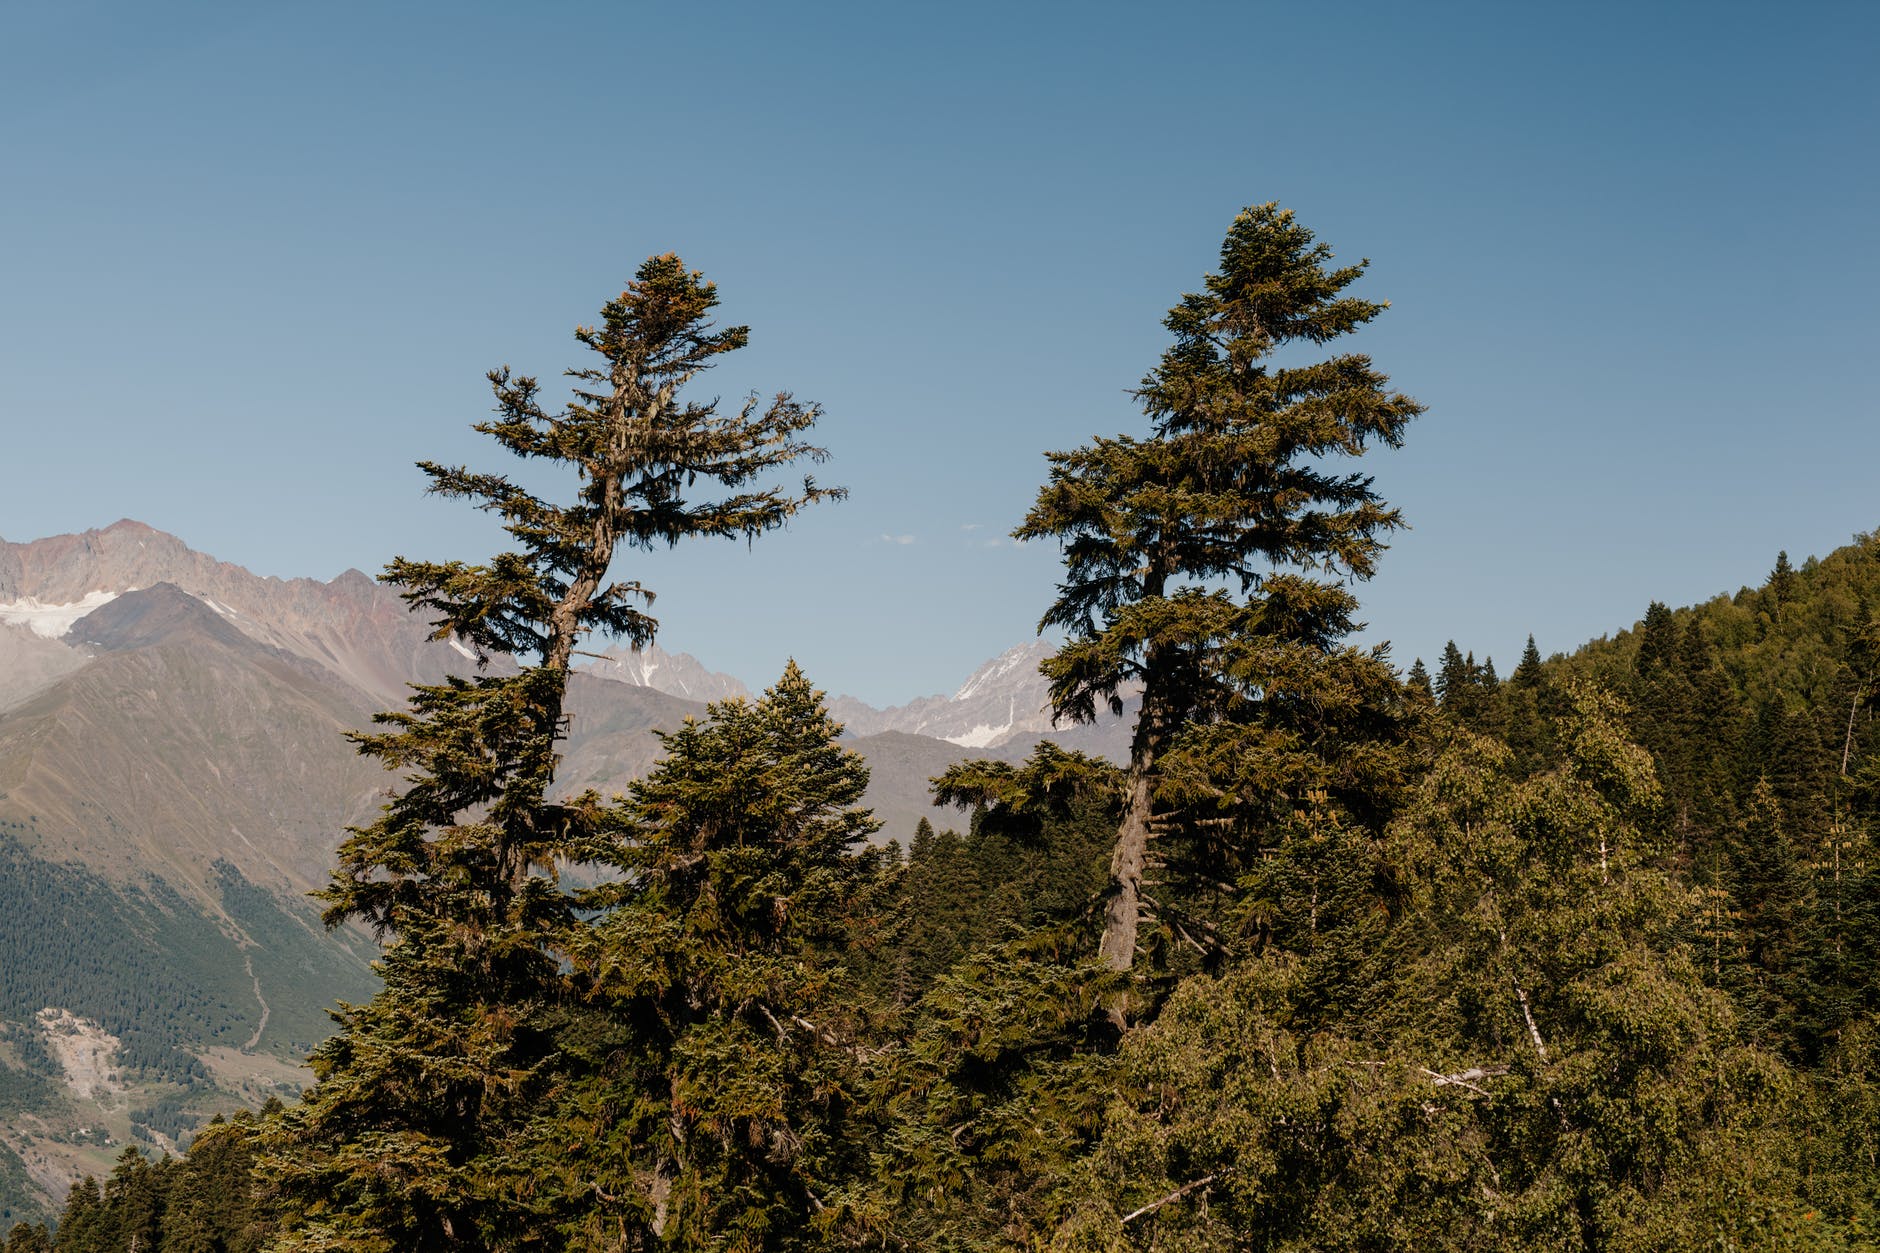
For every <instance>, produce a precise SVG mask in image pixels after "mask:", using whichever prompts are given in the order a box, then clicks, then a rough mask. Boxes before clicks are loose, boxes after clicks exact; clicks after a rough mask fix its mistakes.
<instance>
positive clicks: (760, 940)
mask: <svg viewBox="0 0 1880 1253" xmlns="http://www.w3.org/2000/svg"><path fill="white" fill-rule="evenodd" d="M840 731H841V727H840V725H839V724H837V723H836V722H834V721H833V720H832V719H831V718H830V717H829V714H828V710H827V709H826V707H825V706H824V704H823V701H822V693H821V692H818V691H816V690H814V689H813V688H812V687H811V686H810V684H809V682H808V681H807V680H806V679H805V678H804V677H803V674H802V672H801V671H800V670H799V669H798V668H797V666H796V664H795V663H794V662H792V663H791V664H790V666H789V668H788V669H786V670H785V672H784V674H783V677H782V678H781V679H780V680H779V681H778V682H777V684H776V686H774V687H772V688H771V689H770V690H769V691H767V692H766V693H764V695H763V697H762V698H761V699H759V700H757V701H755V702H749V701H744V700H741V699H734V700H729V701H725V702H722V703H719V704H714V705H712V706H711V707H710V710H709V715H708V717H707V718H705V719H704V720H688V721H687V722H686V724H685V725H684V726H683V727H681V728H680V729H679V730H677V731H674V732H671V733H662V734H660V736H659V738H660V741H661V743H662V744H663V745H664V747H665V750H666V752H665V756H664V758H663V759H662V760H661V761H660V762H659V764H658V765H657V766H656V767H655V768H654V769H653V771H652V772H651V773H650V774H648V775H647V776H646V777H645V778H643V779H641V780H639V781H638V782H636V783H635V784H634V785H633V787H632V790H631V794H630V796H629V797H628V799H627V801H626V803H625V805H624V806H623V807H622V808H621V809H620V810H618V811H617V812H615V813H613V814H611V815H610V819H609V824H608V829H607V830H606V831H604V832H603V833H602V834H601V835H600V837H599V838H598V839H597V841H596V842H595V844H594V845H593V846H592V847H591V848H590V849H589V850H588V852H589V854H590V857H591V859H592V860H593V861H594V862H596V863H598V864H600V865H603V866H607V867H609V868H611V869H612V870H614V871H615V872H617V873H616V875H615V876H614V877H613V881H612V882H609V883H607V884H605V885H603V886H601V887H598V888H596V889H594V890H592V891H590V892H588V893H586V894H584V895H583V897H582V905H583V906H584V908H586V909H588V910H590V911H593V912H594V913H595V915H596V921H595V923H594V925H593V927H592V928H590V929H588V930H586V931H585V932H584V933H583V936H582V938H581V940H580V942H579V943H578V944H577V945H576V946H575V947H574V948H573V949H572V951H571V952H570V960H571V962H572V966H573V970H572V977H573V979H574V982H575V984H576V986H577V987H578V989H579V990H580V993H581V1001H582V1003H583V1004H584V1005H586V1006H588V1007H589V1012H587V1013H584V1014H583V1015H582V1016H581V1022H580V1024H579V1028H578V1030H576V1031H574V1032H571V1033H570V1034H569V1036H568V1044H569V1047H570V1048H572V1049H575V1050H578V1051H579V1053H580V1055H581V1058H582V1065H581V1067H580V1069H579V1072H578V1073H577V1075H576V1076H575V1077H574V1078H573V1079H572V1080H571V1081H570V1082H568V1083H567V1084H565V1085H563V1088H562V1090H561V1091H560V1092H559V1093H558V1094H557V1095H556V1098H555V1099H554V1100H553V1101H552V1102H549V1103H546V1104H545V1105H544V1106H543V1107H542V1108H541V1109H540V1110H539V1111H538V1113H537V1116H536V1117H535V1118H533V1119H532V1120H531V1122H530V1125H529V1127H528V1129H527V1130H526V1131H525V1132H524V1133H523V1134H522V1135H521V1137H520V1140H521V1142H522V1145H523V1148H522V1149H521V1150H520V1151H519V1152H518V1153H517V1155H516V1172H517V1174H516V1187H517V1190H518V1192H519V1193H533V1194H534V1195H535V1196H536V1197H538V1198H541V1200H540V1203H541V1204H542V1206H543V1208H544V1209H545V1210H546V1211H547V1212H548V1213H550V1214H552V1215H554V1217H555V1219H556V1221H557V1223H558V1225H559V1227H560V1229H561V1231H562V1233H563V1238H564V1239H566V1240H567V1244H566V1245H555V1246H554V1247H557V1248H561V1247H566V1248H574V1249H596V1250H599V1249H615V1248H644V1247H651V1246H652V1245H654V1244H660V1245H663V1246H664V1247H673V1248H682V1249H702V1248H727V1249H744V1250H751V1251H752V1253H757V1251H758V1250H786V1249H791V1250H794V1249H815V1248H823V1247H826V1245H825V1244H824V1243H823V1241H824V1240H825V1238H826V1237H827V1231H828V1228H829V1227H830V1226H831V1225H834V1224H837V1223H840V1222H844V1221H846V1220H845V1216H844V1212H843V1206H842V1204H841V1202H840V1198H839V1196H838V1192H839V1190H840V1189H841V1188H842V1187H843V1186H844V1185H845V1184H846V1183H847V1182H848V1181H850V1180H852V1179H853V1178H854V1177H855V1176H856V1175H857V1174H858V1173H859V1171H860V1169H861V1160H862V1157H861V1155H862V1152H863V1147H864V1145H863V1140H862V1137H861V1135H860V1132H859V1128H858V1127H857V1126H856V1125H855V1123H854V1118H855V1115H854V1103H855V1093H856V1089H857V1087H858V1083H859V1079H858V1075H857V1071H856V1066H857V1061H858V1055H859V1051H860V1050H859V1048H858V1047H857V1046H858V1044H859V1042H860V1041H861V1040H862V1039H863V1038H864V1026H865V1024H866V1021H867V1018H866V1011H867V1002H866V1000H865V998H864V997H862V996H861V995H860V994H859V993H860V989H859V987H858V983H857V979H856V977H855V974H854V971H853V969H852V965H851V962H850V958H851V956H852V952H851V948H852V940H853V938H854V937H855V935H856V934H857V933H858V931H860V930H862V929H864V928H865V925H866V920H865V919H863V918H862V915H863V914H864V913H866V912H867V911H869V910H870V909H873V908H875V907H876V906H877V905H878V904H879V902H876V901H874V900H872V899H871V896H870V891H869V889H870V887H871V883H872V879H873V869H874V863H875V858H874V856H873V855H872V854H865V853H859V852H858V851H857V850H856V848H855V845H856V844H857V843H858V842H860V841H861V840H863V839H864V837H866V836H867V835H869V834H870V833H871V832H873V831H875V830H876V829H877V828H878V827H879V825H880V824H879V823H878V822H877V821H876V820H875V819H874V818H873V817H872V816H871V815H870V814H869V812H868V811H867V810H866V809H864V808H862V807H861V804H860V801H861V796H862V793H863V791H864V790H865V789H866V787H867V785H868V769H867V767H866V766H865V765H864V764H863V762H862V760H861V758H860V757H859V756H857V755H856V754H855V753H853V752H851V751H849V750H847V749H845V748H843V747H842V746H841V745H840V744H839V743H837V738H836V737H837V736H838V734H839V733H840Z"/></svg>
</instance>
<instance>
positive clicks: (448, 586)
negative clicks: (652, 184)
mask: <svg viewBox="0 0 1880 1253" xmlns="http://www.w3.org/2000/svg"><path fill="white" fill-rule="evenodd" d="M716 304H717V291H716V288H715V287H714V285H712V284H711V283H708V282H706V281H704V279H703V278H702V277H700V275H699V274H698V273H696V272H694V271H689V270H687V269H686V268H685V266H684V264H683V263H682V262H681V261H680V260H679V258H678V257H676V256H672V255H665V256H658V257H653V258H650V259H649V260H647V261H646V262H645V263H644V264H643V265H642V266H641V267H640V268H639V270H638V272H637V274H636V276H635V277H634V279H633V281H632V282H631V283H629V284H628V285H627V287H626V290H624V291H623V292H621V294H620V295H619V297H618V298H617V299H614V300H610V301H609V302H608V303H607V304H606V305H605V306H604V307H603V308H602V311H601V321H600V324H599V325H598V326H594V327H581V328H579V329H577V331H576V332H575V337H576V339H577V340H578V341H579V342H580V343H581V344H582V345H584V346H585V347H586V348H588V349H589V350H591V351H592V352H593V353H594V354H595V357H596V358H597V360H594V361H592V362H591V363H590V364H588V365H585V366H582V367H579V368H576V369H573V370H570V371H569V372H568V373H569V376H570V378H571V379H572V380H573V396H572V399H571V400H570V401H569V402H568V403H567V404H566V405H564V406H563V407H561V408H559V409H551V408H549V407H548V406H547V405H546V404H545V402H544V399H543V396H542V390H541V387H540V386H539V384H538V383H537V382H536V380H535V379H533V378H530V377H525V376H515V375H512V374H511V373H510V371H509V370H508V369H507V368H506V367H505V368H503V369H499V370H496V371H493V372H492V373H491V374H490V375H489V379H490V384H491V387H492V389H493V391H494V394H495V398H496V416H495V418H494V419H493V420H490V421H486V422H483V423H480V424H478V426H477V429H478V430H479V431H481V432H483V433H484V434H486V435H489V436H490V437H491V438H493V439H494V440H496V442H497V443H498V444H500V445H501V446H502V447H503V448H505V449H506V450H508V451H509V452H511V453H513V454H515V455H516V456H518V457H522V458H524V459H529V460H539V461H544V462H548V463H552V464H555V465H559V466H561V467H564V468H566V469H567V470H568V471H570V472H571V473H572V474H573V476H574V478H575V481H576V486H575V489H574V491H573V493H572V497H571V499H569V500H568V501H567V502H566V503H556V502H554V501H551V500H550V499H548V498H546V497H543V496H539V495H536V494H535V493H534V492H532V491H530V490H528V489H525V488H524V487H522V486H521V485H520V484H518V483H516V482H514V481H512V480H511V479H509V478H508V477H505V476H504V475H501V474H491V473H483V472H476V471H472V470H470V469H467V468H464V467H458V466H445V465H439V464H435V463H430V462H425V463H421V465H422V468H423V469H424V470H425V472H426V473H427V474H428V475H429V476H430V479H431V488H430V490H431V491H432V492H435V493H437V494H439V495H442V496H446V497H451V498H456V499H465V500H469V501H472V502H474V503H476V505H477V506H478V507H479V508H481V509H484V510H487V511H490V512H494V513H496V514H498V515H499V516H500V517H501V518H502V519H503V524H504V529H505V530H506V531H507V532H508V534H509V535H510V536H511V537H512V538H513V540H514V541H515V548H514V549H512V550H511V551H507V552H503V553H500V554H498V555H497V556H495V557H494V558H492V559H491V560H490V561H489V562H487V563H485V564H481V565H473V564H468V563H464V562H459V561H452V562H428V561H416V560H407V559H405V558H402V557H401V558H398V559H397V560H395V561H393V562H392V563H391V564H390V565H389V566H388V567H387V568H386V571H385V574H384V576H383V577H384V579H385V580H386V581H387V582H390V583H393V584H396V585H398V586H399V588H400V593H401V595H402V596H403V597H404V598H405V600H406V601H407V603H409V604H410V605H411V606H412V608H413V609H414V610H421V611H426V612H428V613H429V614H430V615H431V620H432V625H433V627H434V633H435V637H436V638H439V639H445V638H455V639H459V640H462V641H465V642H467V643H468V644H469V645H470V646H471V647H472V648H473V649H474V650H475V651H476V652H477V654H478V655H479V657H481V658H489V657H492V656H494V655H497V654H509V655H511V656H513V657H514V658H515V659H516V660H517V662H518V663H520V664H519V668H518V669H517V670H515V672H513V673H510V672H507V671H506V670H504V669H484V670H481V671H480V672H479V673H477V674H476V675H474V676H472V677H469V678H451V679H449V680H448V681H447V682H444V683H440V684H432V685H425V686H419V687H416V688H414V690H413V695H412V698H411V702H410V706H409V708H407V709H404V710H399V711H393V712H388V713H385V714H381V715H379V718H378V721H379V722H380V723H381V724H383V726H384V727H385V728H386V729H384V730H382V731H380V732H378V733H376V734H370V735H361V736H358V737H356V738H357V742H358V745H359V749H360V751H361V752H362V753H365V754H367V755H369V756H372V757H375V758H377V759H379V760H380V761H381V762H383V763H384V764H385V766H386V767H387V768H388V769H395V770H400V771H402V772H404V774H405V777H406V781H407V786H406V787H405V788H404V790H403V791H402V792H401V793H400V794H399V795H398V796H397V797H396V798H395V799H393V800H392V801H391V802H390V803H389V804H388V805H386V807H385V809H384V811H383V813H382V814H381V816H380V817H379V819H378V820H377V821H376V822H374V823H372V824H371V825H369V826H366V827H362V828H358V829H355V830H354V831H353V832H352V833H351V836H350V838H349V839H348V840H347V841H346V842H345V844H344V845H342V847H341V849H340V855H339V859H340V864H339V868H338V870H337V871H336V872H335V874H334V877H333V881H332V884H331V886H330V887H328V888H327V889H326V890H325V892H324V893H322V895H323V897H324V900H325V902H326V906H327V910H326V917H327V920H328V922H329V923H330V924H333V925H338V924H340V923H343V922H346V921H350V920H357V921H360V922H363V923H365V924H367V925H368V926H370V927H371V928H372V929H373V930H374V931H375V932H376V933H377V934H378V935H379V936H381V937H382V938H385V939H388V940H389V941H390V945H389V947H388V948H387V949H386V951H385V954H384V958H383V960H382V962H381V964H380V970H381V974H382V975H383V978H384V989H383V991H382V992H381V993H380V994H379V995H377V996H376V997H374V998H373V1000H372V1001H371V1002H369V1003H368V1004H365V1005H361V1006H352V1007H347V1008H345V1009H344V1010H343V1011H342V1013H341V1014H340V1015H339V1016H338V1017H339V1023H340V1031H339V1033H338V1034H337V1035H336V1036H334V1037H333V1038H332V1039H331V1040H330V1041H328V1042H327V1043H326V1044H325V1045H323V1046H322V1047H321V1048H320V1049H319V1050H317V1051H316V1053H315V1055H314V1058H313V1066H314V1071H315V1074H316V1075H317V1077H318V1083H317V1084H316V1086H315V1087H314V1088H313V1089H312V1090H311V1092H310V1093H309V1094H308V1097H307V1099H306V1101H305V1102H304V1103H303V1104H301V1105H300V1106H298V1107H296V1108H295V1109H294V1110H292V1111H291V1112H290V1113H288V1114H287V1115H286V1116H285V1117H284V1118H283V1119H282V1121H281V1125H280V1127H279V1128H278V1132H277V1134H276V1135H275V1137H274V1147H273V1152H272V1154H271V1156H270V1159H269V1162H268V1165H267V1168H266V1170H265V1172H264V1173H265V1175H266V1176H267V1177H268V1178H270V1179H271V1180H272V1181H273V1182H274V1184H275V1186H276V1187H277V1189H278V1190H279V1193H280V1201H281V1208H282V1211H283V1222H284V1227H285V1228H286V1230H285V1232H284V1234H283V1236H282V1237H281V1239H280V1245H281V1247H305V1246H308V1245H312V1246H321V1242H322V1241H327V1242H331V1243H332V1244H334V1245H336V1246H342V1247H349V1248H378V1247H385V1248H398V1249H401V1250H413V1251H417V1250H432V1249H437V1250H446V1249H448V1250H465V1249H483V1248H494V1247H505V1248H525V1247H535V1246H536V1245H537V1244H539V1243H540V1242H541V1241H542V1240H544V1239H547V1238H548V1237H546V1236H544V1235H543V1234H542V1233H541V1231H540V1223H539V1221H538V1217H539V1216H538V1215H536V1214H535V1213H534V1211H533V1209H532V1207H531V1205H530V1204H528V1203H527V1202H526V1200H524V1199H520V1198H519V1197H518V1196H517V1195H515V1194H514V1192H513V1190H512V1189H511V1188H510V1185H509V1183H508V1182H507V1181H506V1179H505V1174H504V1169H503V1163H504V1155H505V1152H506V1147H505V1146H506V1139H507V1137H508V1136H509V1135H510V1133H511V1132H513V1131H514V1129H515V1128H516V1127H518V1126H520V1125H522V1124H523V1123H524V1122H526V1121H527V1119H528V1118H529V1116H530V1115H531V1114H532V1113H533V1111H534V1109H535V1106H536V1103H537V1102H538V1101H539V1100H540V1099H541V1097H542V1094H543V1093H544V1092H545V1091H546V1090H547V1089H548V1088H549V1087H550V1086H551V1084H552V1081H553V1079H554V1075H555V1066H556V1065H557V1064H558V1058H559V1056H560V1050H559V1049H558V1047H557V1045H556V1042H555V1040H554V1038H553V1035H552V1032H551V1031H550V1030H549V1029H548V1028H547V1026H546V1025H545V1024H546V1023H547V1022H548V1021H549V1020H550V1010H551V1009H552V1007H553V1006H554V1005H555V1004H556V1003H557V1002H558V1000H559V999H560V998H561V996H562V983H563V979H562V973H561V965H562V962H563V960H564V958H563V957H562V952H561V951H562V949H563V948H564V947H565V945H566V943H567V937H568V936H569V934H570V933H571V931H572V930H573V924H574V922H575V914H574V911H573V908H572V903H571V901H570V898H569V897H568V896H567V895H566V894H564V893H563V892H561V891H560V890H559V889H558V888H557V886H556V883H555V866H556V865H557V864H558V862H560V861H563V860H570V859H574V858H577V857H578V856H579V854H580V852H581V850H582V849H584V848H586V847H588V846H589V844H590V843H591V840H592V838H593V832H594V828H595V825H596V823H597V822H599V821H601V819H602V817H603V816H604V807H603V806H601V805H600V804H599V801H598V798H596V797H592V796H588V797H583V798H578V799H576V800H575V801H572V802H563V801H557V800H554V799H552V798H551V791H550V789H551V786H552V784H553V780H554V773H555V767H556V763H557V760H558V756H557V745H558V743H559V741H560V739H561V738H562V736H563V734H564V733H565V730H566V725H565V719H564V697H565V694H566V689H567V682H568V671H569V664H570V661H571V659H572V657H573V655H574V653H575V651H576V648H577V646H578V644H579V643H580V642H581V640H582V638H583V636H585V635H586V634H588V633H590V632H593V631H601V632H607V633H612V634H615V635H618V636H621V637H624V638H625V639H626V640H628V641H629V642H631V643H633V644H635V645H639V644H643V643H645V642H647V641H648V640H650V639H651V638H652V636H653V633H654V631H655V629H656V626H657V624H656V622H655V620H654V619H653V618H651V617H650V616H649V615H648V614H647V613H646V611H645V606H646V604H647V603H648V602H649V601H650V600H651V592H650V591H648V590H647V589H646V588H645V587H643V586H642V585H641V584H640V583H638V582H635V581H632V580H625V581H610V580H611V571H612V567H613V563H614V559H615V557H616V556H617V555H619V554H621V553H622V552H623V551H625V550H629V549H641V550H651V549H655V548H663V547H667V546H670V545H674V544H677V543H678V542H679V541H681V540H684V539H690V538H694V537H708V536H719V537H730V538H742V539H750V538H753V537H755V536H757V535H759V534H761V533H763V532H765V531H769V530H771V529H773V528H776V527H778V526H781V525H783V524H784V523H785V522H786V521H787V520H788V519H789V518H790V517H791V516H792V515H794V514H795V513H796V512H797V511H798V510H799V509H801V508H803V507H804V506H805V505H808V504H810V503H811V502H814V501H817V500H819V499H824V498H827V497H830V496H832V495H838V494H839V493H837V492H833V491H831V490H830V489H826V488H821V487H818V486H817V485H816V483H815V482H814V480H813V479H808V478H805V479H804V480H802V482H801V483H800V485H798V486H794V487H784V486H779V485H776V484H774V483H771V482H769V481H768V479H769V475H770V474H771V473H772V472H775V471H781V470H783V469H785V468H787V467H788V466H790V464H791V463H793V462H796V461H799V460H803V459H807V460H811V461H816V460H820V459H822V457H823V455H824V454H823V452H822V450H820V449H818V448H815V447H813V446H812V445H810V444H807V443H805V442H803V439H802V435H803V433H804V432H805V431H806V430H807V429H808V428H809V426H810V425H811V424H812V423H813V422H814V420H815V418H816V417H817V414H818V410H817V408H816V406H814V405H806V404H802V403H799V402H797V401H796V400H794V399H793V398H792V397H791V396H790V395H789V394H788V393H780V394H778V395H777V396H776V397H775V398H774V399H771V400H769V401H767V402H765V401H760V400H759V399H758V398H757V397H755V396H753V397H751V398H750V399H749V400H747V401H746V402H745V403H744V404H743V405H742V406H741V407H740V408H739V409H738V410H737V411H736V412H730V413H721V412H719V409H718V403H717V401H716V400H700V399H693V398H691V397H690V396H689V395H688V394H686V393H685V390H684V389H685V388H686V385H687V384H688V383H689V382H691V381H692V380H693V379H694V378H695V377H696V376H697V375H698V374H699V373H700V372H701V371H704V370H707V369H709V368H710V367H711V366H712V365H713V363H714V362H715V361H716V360H717V358H719V357H720V356H722V355H723V354H725V353H729V352H733V351H735V350H737V349H738V348H741V347H743V346H744V345H745V343H746V342H747V341H748V338H749V331H748V328H746V327H742V326H733V327H727V328H723V329H718V328H715V327H714V326H713V324H712V322H711V321H710V314H711V311H712V309H713V308H714V306H715V305H716ZM701 486H702V487H704V488H705V489H706V491H705V493H704V494H702V495H701V494H699V493H698V492H697V489H698V488H700V487H701Z"/></svg>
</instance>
